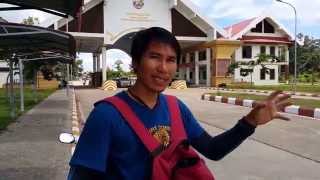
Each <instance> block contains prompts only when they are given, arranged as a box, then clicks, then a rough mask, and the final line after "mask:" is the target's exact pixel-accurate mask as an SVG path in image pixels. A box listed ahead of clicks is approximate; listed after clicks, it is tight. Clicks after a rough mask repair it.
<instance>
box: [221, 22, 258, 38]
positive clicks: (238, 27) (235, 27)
mask: <svg viewBox="0 0 320 180" xmlns="http://www.w3.org/2000/svg"><path fill="white" fill-rule="evenodd" d="M255 19H256V18H251V19H247V20H244V21H241V22H239V23H237V24H233V25H231V26H229V27H225V28H224V30H226V31H227V32H229V31H230V29H231V28H232V30H231V36H234V35H236V34H238V33H239V32H241V31H242V30H244V29H245V28H246V27H247V26H248V25H249V24H250V23H251V22H252V21H254V20H255Z"/></svg>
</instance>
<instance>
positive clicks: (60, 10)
mask: <svg viewBox="0 0 320 180" xmlns="http://www.w3.org/2000/svg"><path fill="white" fill-rule="evenodd" d="M0 3H6V4H11V5H16V6H18V7H5V8H0V11H7V10H22V9H36V10H40V11H44V12H47V13H51V14H55V15H58V16H62V17H67V16H68V15H70V16H73V17H76V15H77V13H78V12H79V10H80V7H81V6H82V4H83V0H0Z"/></svg>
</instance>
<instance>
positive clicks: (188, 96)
mask: <svg viewBox="0 0 320 180" xmlns="http://www.w3.org/2000/svg"><path fill="white" fill-rule="evenodd" d="M120 91H121V89H120ZM208 91H209V90H203V89H188V90H180V91H177V90H166V91H165V93H168V94H173V95H176V96H177V97H179V98H180V99H181V100H183V101H184V102H185V103H186V104H187V105H188V107H189V108H190V109H191V111H192V112H193V113H194V115H195V117H196V118H197V119H198V120H199V121H200V122H201V123H202V125H203V127H204V128H205V129H206V130H207V131H208V132H209V133H210V134H212V135H215V134H218V133H221V132H223V131H224V130H225V129H228V128H231V127H232V126H233V125H234V124H235V123H236V122H237V120H238V119H240V118H241V117H242V116H243V115H245V114H246V113H247V112H248V111H250V109H249V108H246V107H240V106H234V105H229V104H222V103H217V102H211V101H210V102H209V101H203V100H200V96H201V94H202V93H204V92H208ZM76 93H77V95H78V96H79V97H80V103H81V107H82V114H83V118H84V119H86V117H87V116H88V114H89V113H90V111H91V109H92V104H93V103H94V102H96V101H98V100H100V99H102V98H104V97H106V96H111V95H113V94H114V93H116V92H107V91H102V90H77V92H76ZM286 115H287V116H289V117H290V118H291V121H289V122H287V121H282V120H274V121H273V122H271V123H269V124H267V125H264V126H261V127H259V128H257V129H256V132H255V134H254V135H253V136H251V137H250V138H249V139H248V140H246V141H245V142H244V143H243V144H242V145H240V147H239V148H237V149H236V150H235V151H233V152H232V153H230V154H229V155H228V156H227V157H225V158H224V159H223V160H220V161H217V162H215V161H211V160H207V164H208V166H209V167H210V169H211V170H212V171H213V172H214V174H215V176H216V179H223V180H234V179H237V180H260V179H261V180H262V179H268V180H319V179H320V172H319V169H320V151H319V149H320V141H319V139H320V121H318V120H314V119H312V118H306V117H301V116H295V115H289V114H286Z"/></svg>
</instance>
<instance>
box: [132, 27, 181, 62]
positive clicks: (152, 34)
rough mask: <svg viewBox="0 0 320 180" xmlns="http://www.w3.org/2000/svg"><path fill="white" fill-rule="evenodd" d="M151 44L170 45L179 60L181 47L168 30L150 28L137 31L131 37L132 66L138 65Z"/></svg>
mask: <svg viewBox="0 0 320 180" xmlns="http://www.w3.org/2000/svg"><path fill="white" fill-rule="evenodd" d="M151 42H159V43H164V44H168V45H170V46H171V47H172V48H173V49H174V50H175V52H176V55H177V59H180V55H181V47H180V44H179V42H178V41H177V39H176V38H175V36H174V35H173V34H172V33H171V32H169V31H168V30H166V29H164V28H161V27H151V28H148V29H144V30H141V31H138V32H137V33H136V34H135V36H134V37H133V41H132V45H131V53H130V54H131V58H132V65H134V64H137V65H139V64H140V61H141V59H142V56H143V54H144V53H145V52H146V51H147V48H148V47H149V45H150V44H151Z"/></svg>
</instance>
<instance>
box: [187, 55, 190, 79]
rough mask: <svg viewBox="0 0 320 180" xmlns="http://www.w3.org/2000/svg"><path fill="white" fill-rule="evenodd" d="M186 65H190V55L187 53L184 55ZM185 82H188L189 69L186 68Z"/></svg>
mask: <svg viewBox="0 0 320 180" xmlns="http://www.w3.org/2000/svg"><path fill="white" fill-rule="evenodd" d="M186 63H187V64H189V63H190V54H189V53H187V54H186ZM186 77H187V78H186V80H187V82H190V67H187V68H186Z"/></svg>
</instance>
